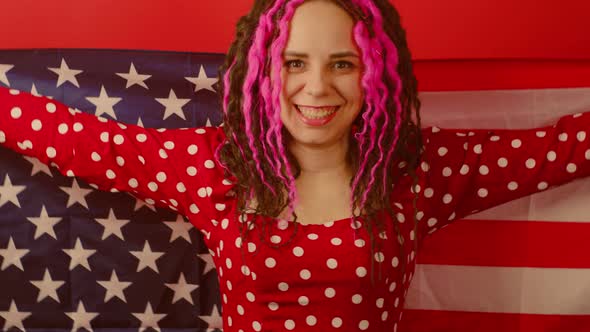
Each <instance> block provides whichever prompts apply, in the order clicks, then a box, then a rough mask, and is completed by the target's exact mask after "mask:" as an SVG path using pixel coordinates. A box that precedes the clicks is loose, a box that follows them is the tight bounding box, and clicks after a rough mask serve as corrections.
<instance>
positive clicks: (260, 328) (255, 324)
mask: <svg viewBox="0 0 590 332" xmlns="http://www.w3.org/2000/svg"><path fill="white" fill-rule="evenodd" d="M252 328H253V329H254V331H260V330H262V325H260V323H258V322H257V321H254V323H252Z"/></svg>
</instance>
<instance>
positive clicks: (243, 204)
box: [216, 0, 423, 283]
mask: <svg viewBox="0 0 590 332" xmlns="http://www.w3.org/2000/svg"><path fill="white" fill-rule="evenodd" d="M304 1H305V0H256V1H255V3H254V5H253V7H252V9H251V11H250V12H249V13H248V14H247V15H245V16H243V17H241V18H240V20H239V21H238V24H237V29H236V36H235V39H234V41H233V42H232V44H231V46H230V49H229V51H228V53H227V56H226V59H225V62H224V63H223V64H222V66H221V67H220V68H219V77H223V80H220V81H219V82H218V89H217V91H219V92H220V98H221V99H222V105H223V111H224V116H223V130H224V132H225V134H226V138H227V141H226V142H225V144H222V145H221V146H220V147H219V149H218V151H217V152H216V154H217V158H218V159H219V161H220V162H221V163H222V164H223V165H224V167H225V170H226V172H227V173H228V174H227V175H228V176H229V175H231V176H234V177H235V178H236V179H237V183H236V186H235V188H234V192H235V195H236V198H237V214H238V220H239V222H240V224H239V227H240V231H241V236H242V240H244V239H245V238H246V237H247V235H248V231H249V230H250V229H251V227H250V225H249V224H248V223H249V221H248V220H247V218H246V212H247V211H248V212H254V214H255V215H259V216H265V217H271V218H274V217H277V216H279V214H280V213H281V212H282V211H284V210H285V209H286V208H288V209H289V210H288V211H289V212H290V213H291V214H292V216H293V218H294V221H296V220H297V214H296V213H295V212H294V205H295V203H296V201H297V194H296V190H295V179H296V178H297V177H298V176H299V174H300V172H301V170H300V166H299V164H298V162H297V160H296V159H295V157H294V156H293V155H292V154H291V153H290V151H289V150H288V149H286V148H285V146H286V144H285V142H286V141H287V139H288V138H289V133H288V132H287V131H286V129H285V128H284V127H283V124H282V122H281V119H280V109H281V106H280V101H279V96H280V92H281V89H282V84H281V80H280V72H281V69H282V67H283V59H282V52H283V50H284V48H285V45H286V42H287V38H288V33H289V31H288V28H289V22H290V20H291V18H292V17H293V14H294V11H295V9H296V8H297V7H298V6H299V5H300V4H302V3H303V2H304ZM308 1H309V0H308ZM324 1H331V2H333V3H335V4H337V5H338V6H340V7H341V8H343V9H344V10H345V11H346V12H348V13H349V15H350V16H351V17H352V18H353V20H354V23H355V26H354V31H353V37H354V41H355V42H356V44H357V45H358V48H359V50H360V51H361V60H362V63H363V66H364V69H363V74H362V79H361V86H362V88H363V90H364V92H365V94H364V95H365V98H364V99H365V100H364V105H363V107H362V109H361V112H360V113H359V116H358V117H357V118H356V119H355V120H354V123H353V126H354V127H356V128H359V130H358V131H357V132H356V133H354V134H353V133H352V132H351V133H350V137H349V140H350V143H351V144H349V151H348V152H347V162H348V163H349V164H350V167H351V168H352V170H353V174H354V176H353V178H352V180H351V183H350V186H351V188H352V197H351V198H350V199H351V210H352V213H351V214H352V215H353V217H352V218H351V222H352V221H354V217H358V216H355V215H354V211H355V210H357V209H358V211H362V213H363V215H362V218H363V220H364V221H365V222H364V223H363V226H364V227H365V229H366V230H367V231H368V233H369V235H370V239H371V252H370V256H371V257H373V252H374V249H375V245H376V243H375V238H374V235H373V229H374V228H376V229H377V230H378V231H383V230H384V223H383V220H382V219H383V218H378V215H379V214H380V213H383V212H386V213H388V214H389V216H390V217H391V218H392V219H393V220H396V219H395V217H394V211H393V208H392V206H391V205H392V203H391V199H383V198H384V197H385V198H391V197H392V192H393V187H394V184H395V183H397V181H398V180H399V179H400V177H401V176H402V175H407V174H409V175H410V176H412V178H413V184H414V186H415V185H416V184H417V176H416V173H415V170H416V168H417V166H418V164H419V162H420V157H421V153H422V150H423V142H422V135H421V128H420V113H419V111H420V105H421V103H420V100H419V99H418V94H417V84H418V83H417V80H416V77H415V75H414V72H413V69H412V62H411V54H410V50H409V49H408V45H407V41H406V32H405V30H404V28H403V27H402V26H401V22H400V21H401V20H400V16H399V13H398V11H397V10H396V9H395V8H394V7H393V6H392V5H391V4H390V2H389V0H324ZM274 22H277V23H276V24H275V23H274ZM271 82H273V83H272V84H271ZM413 115H415V119H414V118H413ZM393 160H396V161H398V162H399V164H397V165H394V164H393V162H392V161H393ZM369 165H370V166H369ZM413 192H414V195H415V196H414V200H413V207H414V230H415V231H416V228H417V222H418V221H417V218H416V214H417V210H416V200H417V198H418V194H417V191H416V190H413ZM253 199H255V200H256V202H257V204H256V207H255V208H254V211H252V207H251V206H250V203H251V202H252V201H253ZM263 219H264V220H263V226H262V229H263V231H262V232H261V235H260V240H261V241H262V242H266V241H265V239H264V236H263V233H264V229H265V227H266V226H267V223H270V222H273V220H272V219H269V218H263ZM244 223H245V224H246V227H244V225H243V224H244ZM297 224H298V223H296V222H294V227H295V230H294V232H293V234H292V236H291V238H290V239H289V240H288V241H286V242H285V243H281V244H274V243H269V242H266V244H267V245H269V246H271V247H274V248H279V247H282V246H285V245H288V244H289V243H290V242H291V240H292V239H293V238H294V237H295V236H296V234H297V227H298V225H297ZM394 227H395V230H396V232H397V235H398V236H397V237H398V241H399V244H400V251H401V257H405V256H404V254H403V250H404V243H403V242H404V240H403V236H401V232H400V228H399V225H398V224H397V223H396V222H394ZM357 232H358V227H357ZM416 238H417V237H416ZM416 241H417V240H416ZM416 241H414V242H416ZM377 245H378V246H379V247H381V245H382V243H381V242H380V243H378V244H377ZM414 246H415V248H417V243H414ZM242 248H243V246H242ZM242 257H243V249H242ZM401 261H402V264H403V265H402V274H403V271H404V268H405V264H404V263H405V259H401ZM379 272H380V274H379V275H380V278H381V269H380V270H379ZM373 275H374V266H373V260H372V259H371V281H372V282H373V283H374V279H373Z"/></svg>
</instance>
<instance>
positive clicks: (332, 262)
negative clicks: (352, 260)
mask: <svg viewBox="0 0 590 332" xmlns="http://www.w3.org/2000/svg"><path fill="white" fill-rule="evenodd" d="M326 265H327V266H328V268H330V269H332V270H333V269H335V268H337V267H338V262H337V261H336V260H335V259H334V258H329V259H328V261H327V262H326Z"/></svg>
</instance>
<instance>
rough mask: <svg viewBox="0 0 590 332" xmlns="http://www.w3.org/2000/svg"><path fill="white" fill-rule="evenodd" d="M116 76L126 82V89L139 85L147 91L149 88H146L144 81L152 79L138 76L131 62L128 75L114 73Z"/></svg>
mask: <svg viewBox="0 0 590 332" xmlns="http://www.w3.org/2000/svg"><path fill="white" fill-rule="evenodd" d="M116 74H117V75H119V76H121V77H123V78H124V79H126V80H127V85H126V86H125V88H126V89H128V88H129V87H131V86H133V85H135V84H137V85H140V86H142V87H144V88H146V89H148V90H149V88H148V87H147V85H146V84H145V82H144V81H145V80H147V79H148V78H150V77H152V75H141V74H138V73H137V70H135V66H134V65H133V62H132V63H131V68H129V73H127V74H126V73H116Z"/></svg>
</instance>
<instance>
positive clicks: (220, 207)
mask: <svg viewBox="0 0 590 332" xmlns="http://www.w3.org/2000/svg"><path fill="white" fill-rule="evenodd" d="M215 209H216V210H217V211H223V210H225V204H222V203H216V204H215Z"/></svg>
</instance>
